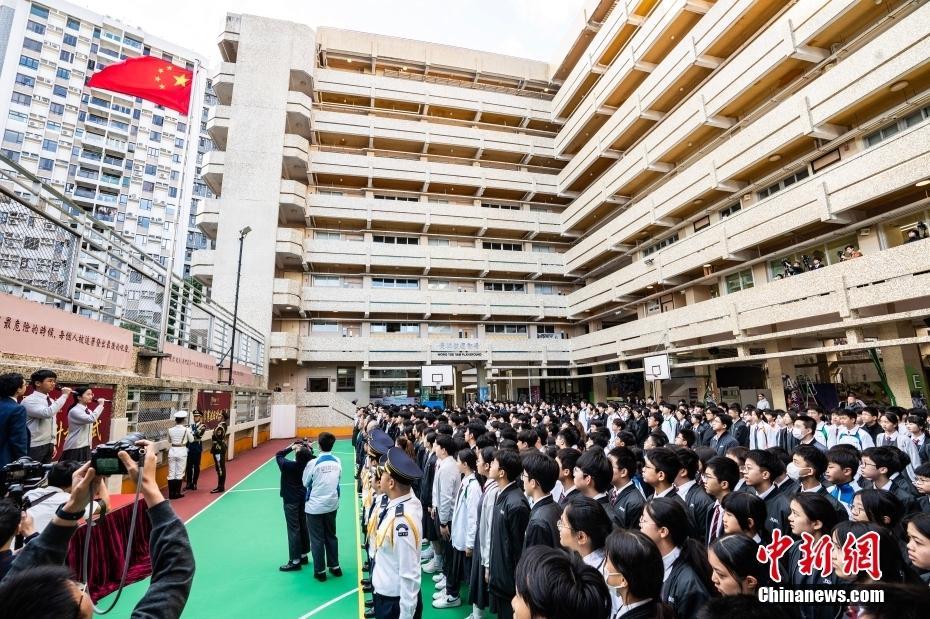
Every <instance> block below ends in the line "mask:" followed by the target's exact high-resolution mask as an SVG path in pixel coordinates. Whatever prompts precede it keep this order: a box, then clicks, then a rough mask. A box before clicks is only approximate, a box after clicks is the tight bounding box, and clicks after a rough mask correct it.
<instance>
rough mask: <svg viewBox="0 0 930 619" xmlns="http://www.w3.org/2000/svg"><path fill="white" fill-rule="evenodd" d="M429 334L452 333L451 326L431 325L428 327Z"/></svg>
mask: <svg viewBox="0 0 930 619" xmlns="http://www.w3.org/2000/svg"><path fill="white" fill-rule="evenodd" d="M429 332H430V333H452V325H437V324H432V325H430V326H429Z"/></svg>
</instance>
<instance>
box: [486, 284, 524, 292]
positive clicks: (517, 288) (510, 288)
mask: <svg viewBox="0 0 930 619" xmlns="http://www.w3.org/2000/svg"><path fill="white" fill-rule="evenodd" d="M484 289H485V290H488V291H494V292H526V284H524V283H522V282H519V283H518V282H484Z"/></svg>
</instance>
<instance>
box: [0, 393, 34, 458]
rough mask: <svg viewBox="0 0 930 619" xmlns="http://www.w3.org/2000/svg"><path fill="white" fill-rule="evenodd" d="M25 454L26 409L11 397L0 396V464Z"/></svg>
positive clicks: (26, 432)
mask: <svg viewBox="0 0 930 619" xmlns="http://www.w3.org/2000/svg"><path fill="white" fill-rule="evenodd" d="M27 455H29V431H28V430H27V429H26V409H25V408H24V407H23V405H22V404H20V403H19V402H17V401H16V400H14V399H13V398H0V466H6V465H7V464H9V463H10V462H13V461H14V460H17V459H19V458H22V457H23V456H27Z"/></svg>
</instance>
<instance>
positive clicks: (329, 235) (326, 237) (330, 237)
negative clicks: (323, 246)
mask: <svg viewBox="0 0 930 619" xmlns="http://www.w3.org/2000/svg"><path fill="white" fill-rule="evenodd" d="M313 238H315V239H317V240H320V241H339V240H341V239H342V234H340V233H339V232H321V231H319V230H317V231H316V232H314V233H313Z"/></svg>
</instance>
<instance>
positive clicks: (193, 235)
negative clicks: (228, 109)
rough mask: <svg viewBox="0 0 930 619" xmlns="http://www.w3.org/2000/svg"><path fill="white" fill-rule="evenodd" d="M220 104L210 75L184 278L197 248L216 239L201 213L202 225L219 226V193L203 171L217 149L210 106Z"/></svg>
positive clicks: (198, 148)
mask: <svg viewBox="0 0 930 619" xmlns="http://www.w3.org/2000/svg"><path fill="white" fill-rule="evenodd" d="M216 104H217V99H216V95H215V94H214V93H213V85H212V84H211V83H210V80H209V79H208V80H207V86H206V91H205V93H204V98H203V108H202V109H201V115H200V135H199V136H198V139H197V165H196V167H195V168H194V184H193V187H192V188H191V209H190V216H189V217H188V220H187V241H186V244H185V251H184V266H183V268H184V271H183V276H184V279H188V278H190V274H191V258H192V257H193V255H194V252H195V251H197V250H199V249H212V248H213V243H212V241H211V240H210V238H209V237H207V235H206V234H204V233H203V231H202V230H201V229H200V227H199V225H198V216H199V221H200V223H201V224H202V225H206V226H207V227H208V228H209V227H210V226H211V224H212V225H213V226H214V228H215V223H216V222H215V216H216V214H217V210H216V208H215V206H213V205H212V204H211V202H212V201H213V199H214V198H215V197H216V196H214V195H213V192H212V191H210V188H209V187H207V184H206V183H204V182H203V178H202V177H201V175H200V172H201V168H202V166H203V157H204V155H206V154H207V153H209V152H210V151H211V150H213V140H212V139H211V138H210V134H209V133H208V132H207V120H208V119H209V117H210V110H211V109H212V108H213V107H215V106H216ZM211 218H214V219H211ZM214 236H215V233H214Z"/></svg>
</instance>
